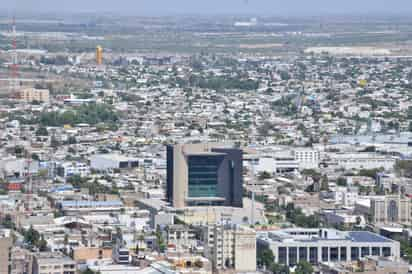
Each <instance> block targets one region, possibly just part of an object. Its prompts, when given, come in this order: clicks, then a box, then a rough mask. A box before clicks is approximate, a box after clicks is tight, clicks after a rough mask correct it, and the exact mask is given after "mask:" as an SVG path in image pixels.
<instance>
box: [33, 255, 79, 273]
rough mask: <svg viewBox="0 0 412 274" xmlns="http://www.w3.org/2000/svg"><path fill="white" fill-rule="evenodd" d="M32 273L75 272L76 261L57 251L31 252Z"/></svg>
mask: <svg viewBox="0 0 412 274" xmlns="http://www.w3.org/2000/svg"><path fill="white" fill-rule="evenodd" d="M32 273H33V274H49V273H53V274H75V273H76V262H75V261H74V260H72V259H71V258H69V257H67V256H64V255H63V254H61V253H59V252H40V253H36V254H33V272H32Z"/></svg>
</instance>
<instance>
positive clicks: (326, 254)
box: [322, 247, 329, 262]
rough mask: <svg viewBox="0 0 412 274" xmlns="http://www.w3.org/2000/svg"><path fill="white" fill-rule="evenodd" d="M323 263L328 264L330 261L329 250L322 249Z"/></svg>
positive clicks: (326, 248)
mask: <svg viewBox="0 0 412 274" xmlns="http://www.w3.org/2000/svg"><path fill="white" fill-rule="evenodd" d="M322 261H323V262H328V261H329V248H328V247H322Z"/></svg>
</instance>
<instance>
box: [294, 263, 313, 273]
mask: <svg viewBox="0 0 412 274" xmlns="http://www.w3.org/2000/svg"><path fill="white" fill-rule="evenodd" d="M312 273H313V266H312V265H311V264H310V263H308V262H306V261H300V262H299V263H298V265H297V266H296V270H295V274H312Z"/></svg>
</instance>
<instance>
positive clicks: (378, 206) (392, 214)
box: [370, 195, 411, 224]
mask: <svg viewBox="0 0 412 274" xmlns="http://www.w3.org/2000/svg"><path fill="white" fill-rule="evenodd" d="M370 215H371V219H372V221H373V222H374V223H401V224H410V222H411V199H409V198H406V197H402V195H387V196H382V197H375V198H372V199H371V208H370Z"/></svg>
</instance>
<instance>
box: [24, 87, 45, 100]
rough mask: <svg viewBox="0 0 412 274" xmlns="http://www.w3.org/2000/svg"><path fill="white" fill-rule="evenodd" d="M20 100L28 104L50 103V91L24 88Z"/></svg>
mask: <svg viewBox="0 0 412 274" xmlns="http://www.w3.org/2000/svg"><path fill="white" fill-rule="evenodd" d="M18 98H19V99H20V100H23V101H24V102H27V103H32V102H41V103H49V101H50V92H49V90H48V89H35V88H24V89H22V90H20V92H19V93H18Z"/></svg>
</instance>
